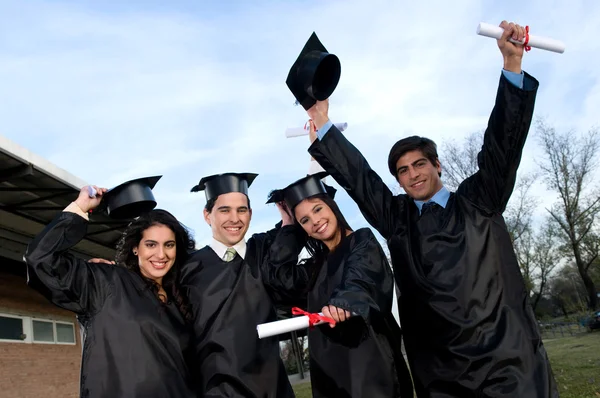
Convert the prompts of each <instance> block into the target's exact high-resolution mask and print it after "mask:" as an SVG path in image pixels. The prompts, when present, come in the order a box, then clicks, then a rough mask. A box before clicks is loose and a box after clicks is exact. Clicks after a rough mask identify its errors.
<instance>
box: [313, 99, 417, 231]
mask: <svg viewBox="0 0 600 398" xmlns="http://www.w3.org/2000/svg"><path fill="white" fill-rule="evenodd" d="M326 107H327V101H323V102H318V103H317V104H316V105H315V106H313V108H311V109H309V112H310V115H311V117H312V118H313V122H311V129H313V128H315V127H316V128H317V129H320V130H319V138H317V139H314V141H313V143H312V145H311V146H310V148H309V149H308V152H309V153H310V154H311V155H312V157H313V158H314V159H315V160H316V161H317V162H319V164H320V165H321V166H322V167H323V168H324V169H325V170H326V171H327V172H328V173H329V174H331V176H332V177H333V178H334V179H335V180H336V181H337V183H338V184H340V186H341V187H342V188H344V189H345V190H346V192H348V195H350V197H351V198H352V199H353V200H354V201H355V202H356V204H357V205H358V207H359V209H360V211H361V213H362V214H363V215H364V217H365V219H366V220H367V222H369V224H371V226H373V228H375V229H376V230H377V231H379V233H381V235H382V236H383V237H384V238H386V239H388V238H389V237H390V236H392V235H393V234H394V233H396V232H397V231H398V229H399V228H404V226H405V222H406V221H405V219H404V214H405V213H406V211H405V210H406V206H407V201H406V200H405V197H404V196H394V195H393V194H392V192H391V191H390V189H389V188H388V187H387V185H386V184H385V183H384V182H383V180H382V179H381V177H379V175H377V173H376V172H375V171H374V170H373V169H372V168H371V166H370V165H369V163H368V162H367V160H366V159H365V158H364V156H363V155H362V153H360V151H359V150H358V149H356V147H355V146H354V145H352V144H351V143H350V141H348V140H347V139H346V137H344V135H343V134H342V133H341V132H340V131H339V130H338V129H337V128H336V127H335V126H334V125H333V124H332V123H331V122H330V121H329V119H328V116H327V109H326ZM320 108H324V109H320ZM313 123H314V125H313ZM313 138H315V137H313Z"/></svg>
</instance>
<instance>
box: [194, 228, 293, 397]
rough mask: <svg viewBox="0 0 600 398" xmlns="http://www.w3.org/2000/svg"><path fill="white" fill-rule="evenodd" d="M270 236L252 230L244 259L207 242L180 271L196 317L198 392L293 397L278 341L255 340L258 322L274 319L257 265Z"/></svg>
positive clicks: (271, 238)
mask: <svg viewBox="0 0 600 398" xmlns="http://www.w3.org/2000/svg"><path fill="white" fill-rule="evenodd" d="M274 237H275V232H273V231H270V232H268V233H261V234H255V235H253V236H252V237H251V238H250V239H248V241H247V249H246V255H245V259H242V258H241V257H240V256H239V255H238V254H236V256H235V258H234V259H233V260H232V261H231V262H225V261H223V260H222V259H221V258H219V256H218V255H217V254H216V253H215V251H214V250H213V249H212V248H211V247H210V246H206V247H204V248H202V249H200V250H198V251H197V252H196V253H194V254H193V255H192V256H191V258H190V259H189V261H188V262H187V263H186V264H185V266H184V268H183V270H182V285H183V286H184V289H185V290H186V291H187V294H188V297H189V300H190V304H191V306H192V311H193V314H194V317H195V320H194V331H195V338H194V340H195V341H194V353H195V358H194V360H195V362H196V366H194V368H195V369H194V371H193V378H194V381H195V382H196V383H197V384H198V388H199V390H198V395H199V396H202V397H207V398H208V397H228V398H229V397H244V398H280V397H281V398H286V397H294V396H295V395H294V391H293V390H292V387H291V385H290V382H289V379H288V377H287V374H286V372H285V367H284V365H283V361H282V360H281V357H280V354H279V340H278V339H277V338H267V339H259V338H258V333H257V331H256V326H257V325H258V324H261V323H266V322H273V321H276V320H277V314H276V310H275V306H274V301H273V298H272V297H271V296H270V295H269V291H268V288H267V287H266V286H265V285H264V283H263V277H262V273H261V270H260V267H259V261H262V259H263V258H264V255H265V254H266V250H268V247H269V245H270V243H271V242H272V240H273V239H274ZM259 259H260V260H259Z"/></svg>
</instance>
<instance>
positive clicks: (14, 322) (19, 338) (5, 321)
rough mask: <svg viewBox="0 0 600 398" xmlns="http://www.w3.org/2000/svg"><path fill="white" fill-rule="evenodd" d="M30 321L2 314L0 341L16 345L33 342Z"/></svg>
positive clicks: (0, 316) (0, 317) (0, 318)
mask: <svg viewBox="0 0 600 398" xmlns="http://www.w3.org/2000/svg"><path fill="white" fill-rule="evenodd" d="M28 321H29V319H28V318H26V317H22V316H16V315H8V314H0V341H2V342H14V343H29V342H31V337H30V334H31V333H30V332H29V322H28Z"/></svg>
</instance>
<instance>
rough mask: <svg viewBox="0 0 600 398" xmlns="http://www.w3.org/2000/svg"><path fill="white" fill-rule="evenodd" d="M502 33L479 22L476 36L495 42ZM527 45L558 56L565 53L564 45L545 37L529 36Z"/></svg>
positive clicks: (490, 25) (492, 26)
mask: <svg viewBox="0 0 600 398" xmlns="http://www.w3.org/2000/svg"><path fill="white" fill-rule="evenodd" d="M503 32H504V29H502V28H501V27H499V26H494V25H492V24H489V23H485V22H481V23H480V24H479V25H478V26H477V34H478V35H480V36H486V37H491V38H493V39H496V40H498V39H500V37H502V33H503ZM510 41H511V42H513V43H517V44H523V43H524V41H518V40H513V39H510ZM527 45H528V46H531V47H535V48H539V49H542V50H548V51H553V52H555V53H560V54H562V53H563V52H565V48H566V46H565V44H564V43H563V42H561V41H558V40H554V39H549V38H547V37H541V36H535V35H529V42H528V43H527Z"/></svg>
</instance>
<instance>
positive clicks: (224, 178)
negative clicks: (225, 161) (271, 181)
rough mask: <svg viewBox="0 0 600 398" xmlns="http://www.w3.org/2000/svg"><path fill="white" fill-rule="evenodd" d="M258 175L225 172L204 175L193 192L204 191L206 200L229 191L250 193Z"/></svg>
mask: <svg viewBox="0 0 600 398" xmlns="http://www.w3.org/2000/svg"><path fill="white" fill-rule="evenodd" d="M256 176H258V174H253V173H224V174H215V175H212V176H208V177H203V178H202V179H201V180H200V182H199V183H198V185H196V186H195V187H193V188H192V189H191V192H198V191H204V192H205V194H206V200H207V201H208V200H211V199H213V198H216V197H217V196H219V195H222V194H224V193H229V192H241V193H243V194H245V195H248V187H250V185H251V184H252V181H254V179H255V178H256Z"/></svg>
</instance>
